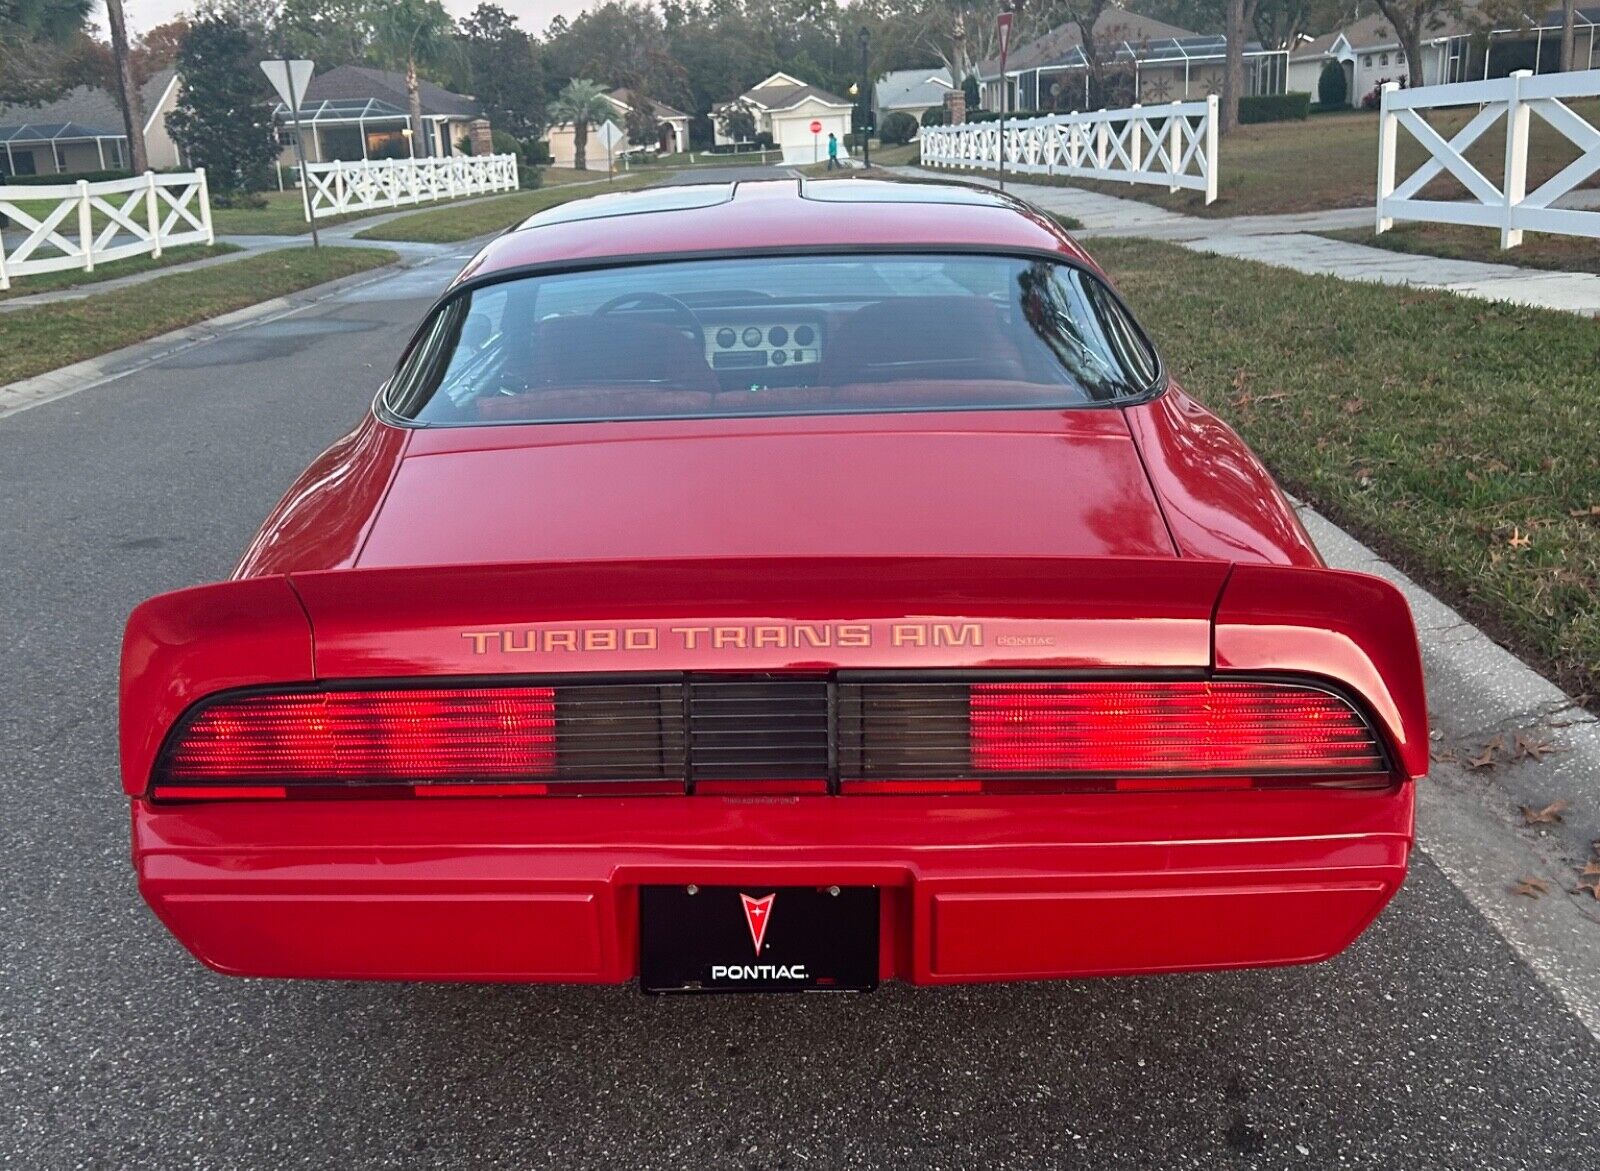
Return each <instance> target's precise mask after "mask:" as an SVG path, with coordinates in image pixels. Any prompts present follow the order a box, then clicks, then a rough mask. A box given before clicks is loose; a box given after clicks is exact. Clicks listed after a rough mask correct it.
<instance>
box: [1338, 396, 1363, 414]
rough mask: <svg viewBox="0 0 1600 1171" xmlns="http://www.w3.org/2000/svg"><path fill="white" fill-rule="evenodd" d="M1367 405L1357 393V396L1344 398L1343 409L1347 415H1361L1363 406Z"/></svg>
mask: <svg viewBox="0 0 1600 1171" xmlns="http://www.w3.org/2000/svg"><path fill="white" fill-rule="evenodd" d="M1366 405H1367V404H1366V403H1364V402H1362V401H1361V397H1360V396H1359V395H1357V396H1356V397H1355V398H1347V399H1345V400H1344V404H1343V410H1344V413H1345V414H1347V415H1359V414H1360V413H1361V408H1362V407H1364V406H1366Z"/></svg>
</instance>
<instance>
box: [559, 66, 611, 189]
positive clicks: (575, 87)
mask: <svg viewBox="0 0 1600 1171" xmlns="http://www.w3.org/2000/svg"><path fill="white" fill-rule="evenodd" d="M615 112H616V107H615V106H613V105H612V104H611V102H610V101H609V100H608V99H607V98H606V91H605V90H604V89H602V88H601V87H600V86H598V85H596V84H595V83H594V82H592V81H589V80H588V79H587V78H582V77H575V78H573V79H572V80H571V81H569V82H567V86H566V88H565V89H563V90H562V91H561V93H560V95H559V96H557V98H556V100H555V101H553V102H551V103H550V121H551V123H552V124H554V125H556V126H566V125H570V126H571V127H572V165H573V167H574V169H576V170H579V171H587V170H588V169H589V159H588V147H589V127H590V126H592V125H595V124H596V123H600V122H605V121H608V120H609V119H610V118H611V115H612V114H614V113H615Z"/></svg>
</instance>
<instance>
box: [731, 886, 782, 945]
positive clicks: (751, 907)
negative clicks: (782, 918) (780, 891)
mask: <svg viewBox="0 0 1600 1171" xmlns="http://www.w3.org/2000/svg"><path fill="white" fill-rule="evenodd" d="M777 897H778V896H777V894H776V893H773V894H770V895H768V896H767V897H766V898H764V899H753V898H751V897H750V896H749V895H747V894H741V895H740V896H739V901H740V902H741V903H743V904H744V919H745V922H746V923H748V924H750V941H751V942H752V943H754V944H755V945H756V955H760V954H761V942H762V940H764V939H766V937H767V922H768V920H770V919H771V918H772V900H773V899H775V898H777Z"/></svg>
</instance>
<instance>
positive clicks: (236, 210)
mask: <svg viewBox="0 0 1600 1171" xmlns="http://www.w3.org/2000/svg"><path fill="white" fill-rule="evenodd" d="M266 201H267V203H266V206H265V207H213V208H212V209H211V224H212V227H213V228H215V230H216V233H217V235H219V236H223V235H228V236H301V235H307V236H308V235H310V234H311V225H310V224H308V223H306V212H305V204H304V203H303V202H302V200H301V195H300V192H298V191H268V192H267V193H266ZM389 210H390V209H389V208H386V207H380V208H377V209H375V210H373V211H370V212H362V213H360V214H358V215H347V216H321V217H318V219H317V227H319V228H331V227H333V226H334V225H335V224H345V223H349V222H350V221H351V220H359V219H365V218H366V217H367V216H369V215H382V214H383V213H384V212H387V211H389Z"/></svg>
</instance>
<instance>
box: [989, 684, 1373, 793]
mask: <svg viewBox="0 0 1600 1171" xmlns="http://www.w3.org/2000/svg"><path fill="white" fill-rule="evenodd" d="M968 718H969V721H970V729H971V730H970V736H971V753H972V768H973V771H974V772H976V773H978V774H992V773H1013V774H1015V773H1025V774H1033V775H1041V774H1063V773H1070V774H1078V775H1083V774H1090V775H1099V776H1119V775H1132V776H1158V777H1171V776H1180V777H1182V776H1196V775H1201V776H1233V775H1237V776H1251V775H1261V774H1277V773H1350V772H1376V771H1382V769H1383V754H1382V752H1381V750H1380V749H1379V746H1378V742H1377V740H1376V739H1375V738H1374V737H1373V734H1372V730H1371V729H1370V728H1368V727H1367V724H1366V721H1365V720H1363V719H1362V718H1361V716H1360V715H1359V714H1357V712H1356V711H1355V710H1354V709H1353V708H1351V706H1350V705H1349V703H1347V702H1346V701H1345V700H1343V699H1341V698H1339V697H1338V696H1335V695H1333V694H1331V693H1329V692H1326V691H1320V690H1317V689H1314V688H1310V687H1301V686H1293V685H1286V684H1279V683H1260V682H1231V681H1220V680H1194V681H1172V682H1126V681H1090V680H1084V681H1061V682H1042V683H1031V682H996V683H975V684H973V685H972V688H971V699H970V709H969V717H968Z"/></svg>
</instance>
